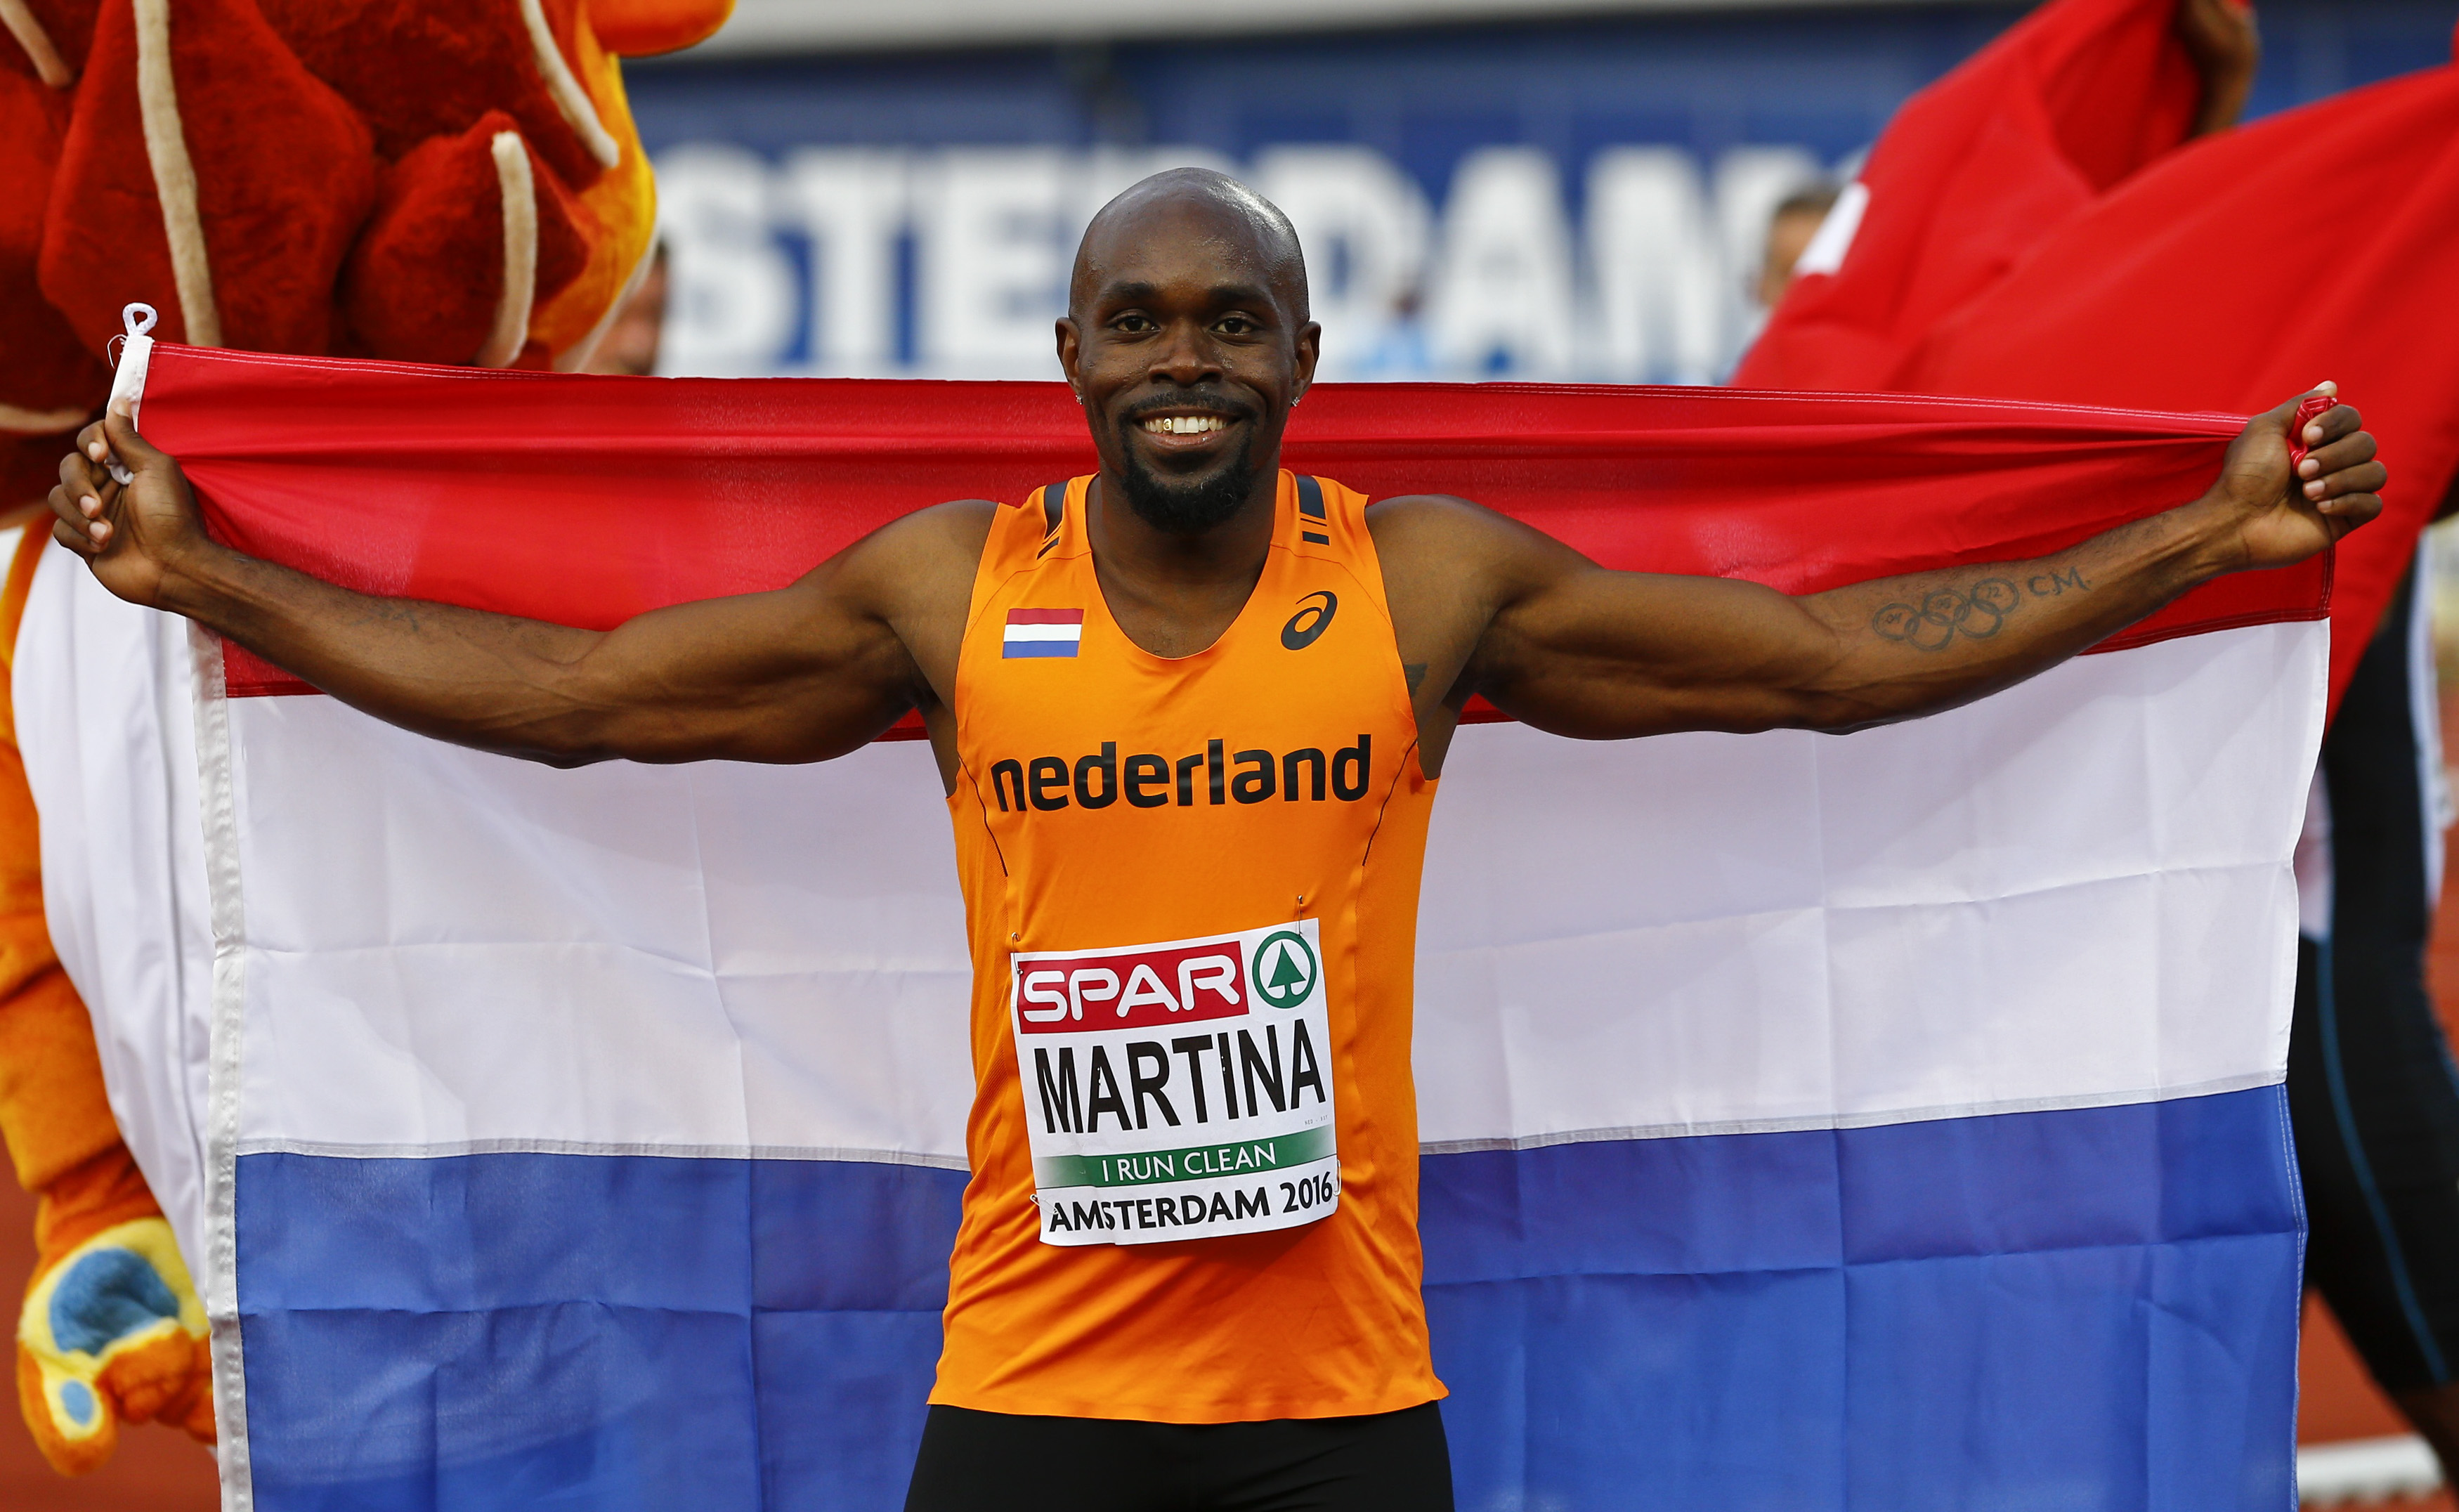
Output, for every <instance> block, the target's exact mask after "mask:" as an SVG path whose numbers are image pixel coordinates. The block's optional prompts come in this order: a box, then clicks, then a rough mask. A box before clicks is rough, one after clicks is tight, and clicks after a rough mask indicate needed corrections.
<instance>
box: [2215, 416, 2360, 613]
mask: <svg viewBox="0 0 2459 1512" xmlns="http://www.w3.org/2000/svg"><path fill="white" fill-rule="evenodd" d="M2338 391H2339V386H2338V385H2336V384H2327V383H2326V384H2323V385H2322V386H2320V387H2319V388H2316V389H2313V390H2312V392H2314V393H2318V394H2336V393H2337V392H2338ZM2305 398H2306V395H2304V394H2299V395H2297V396H2296V397H2295V398H2293V399H2290V400H2288V401H2287V402H2285V403H2283V404H2281V405H2280V407H2279V408H2277V409H2274V410H2265V411H2263V412H2262V413H2261V414H2259V415H2256V416H2255V417H2254V418H2253V419H2251V420H2249V421H2247V422H2246V424H2245V429H2244V430H2243V431H2239V432H2238V438H2237V439H2236V440H2235V441H2232V442H2230V443H2229V449H2228V457H2227V459H2226V460H2225V461H2223V462H2222V463H2221V464H2220V475H2219V479H2218V481H2217V482H2215V483H2214V484H2213V485H2212V488H2211V492H2210V493H2208V494H2205V495H2203V500H2202V502H2203V504H2204V505H2205V506H2206V507H2208V508H2210V509H2211V510H2213V511H2214V512H2216V515H2217V519H2216V520H2215V522H2214V528H2215V529H2216V530H2217V532H2218V533H2219V535H2220V537H2221V540H2220V549H2221V550H2222V552H2223V554H2224V555H2225V556H2226V557H2227V564H2228V566H2230V567H2233V568H2247V567H2285V566H2287V565H2288V564H2289V563H2291V562H2300V561H2303V560H2304V559H2305V558H2306V557H2311V556H2313V555H2314V554H2315V553H2316V552H2319V551H2321V550H2322V549H2323V548H2324V547H2327V546H2329V545H2330V544H2332V543H2333V542H2334V541H2337V540H2338V539H2339V538H2340V537H2341V536H2345V535H2346V534H2347V533H2348V532H2350V531H2352V530H2355V529H2356V528H2357V527H2358V526H2360V525H2363V524H2364V523H2365V522H2366V521H2367V520H2370V519H2372V518H2373V517H2374V516H2375V515H2379V514H2381V513H2382V494H2381V490H2382V486H2383V484H2384V482H2385V480H2387V479H2388V477H2389V476H2390V474H2389V473H2387V472H2385V470H2384V468H2383V465H2382V464H2381V463H2380V462H2378V461H2376V460H2374V438H2373V437H2372V436H2371V435H2369V434H2367V433H2366V432H2365V431H2364V430H2362V429H2361V427H2362V426H2363V425H2364V419H2363V417H2362V416H2360V415H2359V414H2358V413H2357V411H2356V410H2355V409H2354V408H2353V407H2351V406H2348V405H2334V406H2332V407H2331V408H2330V409H2328V410H2323V411H2322V413H2321V414H2319V415H2316V416H2315V417H2314V418H2313V419H2312V420H2310V421H2307V422H2306V425H2305V435H2304V442H2305V446H2306V449H2307V450H2306V454H2305V460H2304V461H2303V462H2301V463H2299V464H2298V466H2297V470H2296V472H2297V475H2296V476H2294V477H2292V476H2291V475H2290V473H2289V465H2288V442H2289V436H2288V428H2289V426H2290V425H2291V424H2293V423H2294V422H2295V420H2296V416H2297V407H2298V405H2300V404H2301V403H2302V402H2303V401H2304V399H2305Z"/></svg>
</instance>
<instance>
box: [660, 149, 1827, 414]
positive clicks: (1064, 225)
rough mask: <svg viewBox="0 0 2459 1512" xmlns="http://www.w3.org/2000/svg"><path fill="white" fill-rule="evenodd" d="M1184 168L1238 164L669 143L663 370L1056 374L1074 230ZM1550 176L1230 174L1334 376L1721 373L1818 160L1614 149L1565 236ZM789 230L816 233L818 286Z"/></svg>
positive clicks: (1051, 152)
mask: <svg viewBox="0 0 2459 1512" xmlns="http://www.w3.org/2000/svg"><path fill="white" fill-rule="evenodd" d="M1181 164H1197V165H1202V166H1206V167H1213V168H1219V169H1222V170H1223V171H1225V172H1238V171H1239V165H1237V164H1234V163H1231V162H1229V160H1227V159H1226V158H1221V157H1220V156H1219V155H1218V154H1215V153H1212V152H1209V151H1207V150H1205V149H1202V148H1187V147H1150V148H1095V149H1078V148H1061V147H1050V146H1034V147H1002V148H980V147H964V148H946V149H935V150H934V149H911V150H904V149H876V148H842V149H841V148H817V147H814V148H807V149H800V150H797V151H794V152H791V153H788V155H787V156H786V157H785V158H784V160H783V161H782V162H779V163H776V164H773V165H772V164H770V163H769V162H768V161H767V159H765V158H760V157H759V156H757V155H755V154H752V153H749V152H746V151H745V150H743V149H741V148H738V147H734V146H732V145H729V144H723V143H694V144H685V145H683V146H678V147H675V148H673V149H671V150H669V151H667V152H665V153H663V154H662V155H661V156H660V158H659V160H658V175H659V184H660V194H661V199H662V201H663V218H662V232H663V235H664V236H665V238H666V240H667V242H668V244H669V245H670V246H671V248H672V249H673V256H674V260H675V261H674V284H673V288H674V294H673V297H672V299H671V300H670V302H669V305H668V311H667V339H666V352H665V354H664V358H663V360H662V364H661V368H662V370H663V371H667V372H671V373H707V374H712V375H741V374H748V373H761V372H774V373H784V372H789V371H790V372H803V373H811V374H827V375H852V376H905V377H942V378H1050V377H1055V376H1056V375H1057V373H1058V366H1057V359H1056V357H1055V355H1054V345H1055V344H1054V341H1053V335H1052V323H1053V322H1054V321H1055V320H1056V319H1057V318H1058V317H1059V316H1060V315H1061V314H1062V313H1063V312H1064V310H1065V307H1066V277H1067V269H1068V265H1069V261H1070V259H1071V257H1072V256H1073V253H1074V250H1075V245H1076V242H1077V240H1078V238H1079V237H1081V236H1082V232H1083V227H1084V225H1085V223H1086V222H1087V221H1090V219H1091V218H1092V215H1093V213H1094V212H1095V211H1096V210H1098V209H1099V208H1100V207H1101V205H1102V204H1103V201H1105V200H1107V199H1108V198H1109V197H1110V196H1111V195H1113V194H1115V193H1117V192H1118V191H1119V190H1120V189H1123V188H1124V187H1126V186H1127V185H1128V184H1131V183H1133V182H1135V181H1136V180H1137V179H1141V178H1143V177H1145V175H1147V174H1149V173H1153V172H1157V171H1159V170H1161V169H1163V168H1167V167H1172V166H1177V165H1181ZM1563 166H1564V165H1562V164H1559V163H1558V162H1557V161H1556V160H1555V159H1554V158H1552V157H1551V156H1549V155H1548V154H1545V153H1544V152H1541V151H1539V150H1537V149H1535V148H1530V147H1520V146H1496V147H1488V148H1482V149H1480V150H1478V151H1474V152H1471V153H1470V154H1468V155H1467V156H1466V157H1465V158H1462V159H1461V162H1460V164H1459V166H1458V168H1457V169H1456V170H1455V171H1454V173H1453V175H1452V177H1451V181H1450V185H1449V190H1448V194H1447V195H1446V197H1445V199H1444V201H1443V203H1442V205H1441V207H1440V214H1438V212H1437V211H1436V209H1435V208H1434V207H1432V206H1431V205H1430V204H1429V202H1428V200H1427V197H1426V195H1425V193H1424V192H1423V191H1422V190H1420V189H1419V185H1418V181H1417V180H1416V179H1413V178H1412V177H1411V176H1410V175H1408V174H1407V173H1404V172H1403V171H1402V170H1401V169H1400V168H1399V166H1398V164H1396V163H1395V162H1393V160H1392V159H1391V158H1388V157H1387V156H1385V155H1384V154H1383V153H1381V152H1379V151H1377V150H1376V149H1375V148H1372V147H1369V146H1365V145H1363V144H1358V143H1331V144H1319V145H1283V146H1272V147H1266V148H1264V149H1262V150H1261V151H1260V152H1259V153H1258V154H1257V155H1256V156H1255V158H1253V160H1252V161H1251V163H1249V164H1248V165H1247V166H1246V168H1245V171H1244V177H1246V178H1247V179H1248V180H1249V181H1250V182H1252V183H1253V184H1255V186H1256V187H1257V189H1258V190H1260V191H1261V192H1262V193H1263V194H1264V195H1265V196H1266V197H1267V198H1269V199H1271V200H1272V201H1273V202H1274V203H1276V204H1279V205H1280V206H1281V207H1282V208H1283V209H1284V210H1286V211H1287V212H1288V213H1289V216H1290V219H1291V221H1293V223H1294V224H1295V225H1296V226H1297V228H1298V236H1299V239H1300V241H1301V242H1303V243H1304V245H1305V248H1306V253H1307V263H1308V274H1309V279H1310V283H1311V284H1312V294H1313V302H1314V316H1315V319H1316V320H1317V321H1318V322H1319V323H1320V324H1321V325H1322V326H1323V327H1324V367H1323V372H1324V375H1325V376H1327V377H1334V378H1351V379H1356V378H1479V377H1516V378H1543V379H1556V378H1578V379H1592V380H1600V381H1605V382H1613V383H1633V382H1644V383H1704V382H1710V381H1713V380H1714V379H1716V378H1718V377H1721V376H1722V375H1723V373H1724V372H1725V371H1726V370H1727V369H1729V368H1731V367H1732V365H1733V363H1734V359H1735V358H1736V357H1737V356H1738V355H1739V354H1740V352H1741V350H1742V348H1743V347H1744V346H1745V345H1746V344H1747V342H1748V340H1749V338H1750V337H1751V336H1752V335H1753V334H1755V331H1756V328H1757V323H1758V321H1759V319H1760V318H1761V317H1760V312H1759V311H1758V310H1757V309H1756V307H1755V305H1752V304H1751V303H1750V301H1749V299H1748V297H1747V290H1748V288H1749V286H1750V285H1751V284H1753V283H1754V282H1755V277H1756V273H1757V269H1758V264H1759V259H1760V255H1761V251H1762V248H1763V247H1764V245H1765V242H1766V232H1767V217H1768V213H1769V211H1770V210H1772V209H1773V208H1774V206H1775V204H1776V201H1777V200H1780V199H1781V198H1783V196H1784V195H1786V194H1787V193H1790V192H1791V191H1792V190H1793V189H1795V188H1797V187H1798V186H1799V185H1801V184H1802V183H1804V182H1806V181H1808V180H1810V179H1814V178H1816V177H1817V175H1818V166H1819V164H1818V158H1815V157H1813V156H1812V155H1811V154H1810V153H1808V152H1806V151H1804V150H1803V149H1801V148H1798V147H1791V146H1753V147H1741V148H1736V149H1734V150H1733V151H1730V152H1727V153H1725V154H1723V155H1722V156H1721V157H1719V158H1717V159H1716V160H1715V162H1714V164H1713V167H1712V168H1710V169H1709V170H1708V171H1706V172H1703V171H1702V168H1701V165H1700V163H1699V161H1698V159H1697V158H1695V157H1694V156H1693V155H1692V153H1691V152H1689V151H1688V150H1686V149H1683V148H1678V147H1670V146H1617V147H1607V148H1604V149H1602V150H1600V151H1599V152H1597V153H1596V154H1594V155H1593V156H1592V157H1590V158H1588V159H1587V162H1586V164H1585V165H1573V166H1575V167H1578V168H1579V171H1580V174H1581V178H1580V186H1581V188H1582V189H1583V190H1584V195H1583V200H1584V205H1585V208H1584V210H1583V212H1582V215H1583V217H1584V221H1583V223H1581V224H1579V225H1576V226H1575V225H1574V223H1573V221H1572V220H1571V218H1570V217H1569V216H1568V215H1567V214H1566V210H1565V206H1564V195H1563V183H1562V178H1563V175H1562V169H1563ZM909 237H910V238H911V240H912V243H913V251H914V261H913V276H912V280H911V286H910V287H909V286H907V284H906V281H905V280H904V279H903V278H901V277H900V274H899V264H898V248H899V245H900V243H902V242H904V241H905V240H906V239H907V238H909ZM789 242H800V243H804V244H806V245H808V248H809V288H808V295H806V293H805V291H804V289H803V287H802V286H801V284H802V282H803V281H801V280H800V279H798V278H797V274H796V267H795V260H794V258H793V256H791V255H790V254H789V251H788V243H789ZM909 311H910V313H911V316H912V319H911V321H910V322H909V321H908V320H907V319H906V318H905V317H906V314H907V313H908V312H909ZM909 325H910V327H911V329H912V333H913V336H912V347H911V349H910V350H905V349H900V341H899V337H898V331H899V330H900V328H902V327H906V326H909ZM798 353H807V354H808V355H807V356H800V357H798V356H795V355H793V354H798Z"/></svg>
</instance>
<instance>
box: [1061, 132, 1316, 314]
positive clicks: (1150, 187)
mask: <svg viewBox="0 0 2459 1512" xmlns="http://www.w3.org/2000/svg"><path fill="white" fill-rule="evenodd" d="M1171 244H1184V245H1187V248H1188V250H1189V251H1191V252H1194V253H1196V254H1198V255H1200V256H1205V257H1207V258H1208V259H1210V260H1213V261H1217V262H1220V263H1230V264H1244V265H1246V266H1247V267H1249V268H1251V269H1252V270H1253V272H1254V274H1255V275H1256V276H1257V277H1258V278H1259V280H1260V281H1261V282H1263V283H1264V284H1266V285H1267V286H1269V287H1270V288H1271V289H1272V294H1273V296H1274V298H1276V299H1277V300H1279V302H1280V304H1281V306H1282V310H1283V312H1284V313H1285V314H1286V315H1287V316H1288V317H1289V319H1290V321H1291V323H1292V324H1293V325H1303V324H1305V322H1306V320H1307V318H1308V316H1307V280H1306V256H1305V254H1304V253H1303V252H1301V251H1300V250H1299V247H1298V233H1297V228H1296V227H1294V226H1293V225H1291V224H1290V218H1289V217H1288V216H1285V215H1283V214H1281V211H1280V207H1279V206H1278V205H1275V204H1273V203H1272V201H1271V200H1267V199H1265V198H1264V197H1263V196H1262V195H1259V194H1257V193H1256V192H1255V191H1254V190H1252V189H1250V188H1248V187H1247V186H1246V185H1245V184H1242V183H1240V182H1239V181H1238V180H1237V179H1232V178H1230V177H1229V175H1228V174H1224V173H1215V172H1213V171H1212V170H1211V169H1209V168H1171V169H1167V170H1165V171H1164V172H1161V173H1157V174H1155V175H1153V176H1152V177H1151V178H1149V179H1144V180H1142V181H1140V182H1137V183H1134V184H1131V185H1129V186H1128V187H1127V188H1126V189H1125V190H1124V191H1122V192H1121V193H1120V194H1119V196H1118V197H1117V198H1116V199H1114V200H1111V201H1110V202H1109V203H1108V204H1105V205H1103V207H1102V209H1101V212H1100V213H1099V214H1097V215H1095V216H1094V217H1093V223H1092V224H1091V225H1089V226H1086V227H1085V228H1084V240H1083V242H1081V243H1080V244H1079V245H1078V246H1077V248H1076V270H1075V274H1074V276H1073V277H1072V278H1071V279H1069V281H1068V284H1067V312H1068V314H1069V315H1071V316H1076V317H1079V318H1081V317H1082V313H1083V311H1084V309H1085V307H1086V306H1087V305H1089V304H1090V303H1091V302H1092V301H1093V299H1094V298H1095V297H1096V291H1098V290H1099V289H1100V288H1101V287H1102V285H1103V283H1104V282H1106V281H1107V280H1108V279H1110V278H1112V277H1114V276H1116V275H1117V274H1118V273H1119V272H1120V271H1121V270H1122V269H1124V267H1125V266H1127V265H1128V264H1129V263H1148V262H1149V261H1151V258H1152V254H1153V252H1154V251H1155V250H1156V249H1157V248H1159V247H1162V246H1167V245H1171Z"/></svg>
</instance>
